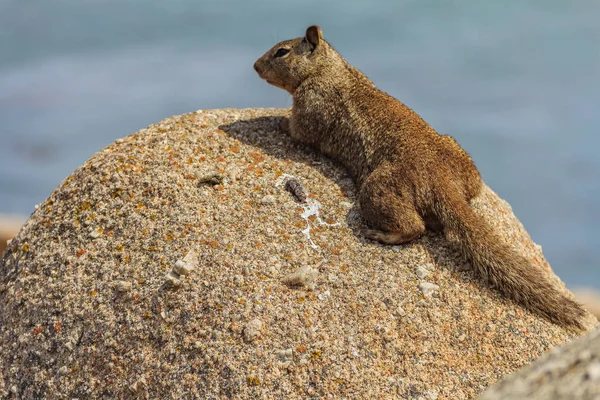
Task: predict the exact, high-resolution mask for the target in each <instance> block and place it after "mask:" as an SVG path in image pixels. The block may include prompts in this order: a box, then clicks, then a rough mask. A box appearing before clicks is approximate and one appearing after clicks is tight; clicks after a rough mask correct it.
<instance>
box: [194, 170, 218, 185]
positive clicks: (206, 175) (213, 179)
mask: <svg viewBox="0 0 600 400" xmlns="http://www.w3.org/2000/svg"><path fill="white" fill-rule="evenodd" d="M194 175H196V178H198V183H208V184H211V185H218V184H220V183H222V182H223V175H221V174H219V173H218V172H213V171H211V172H205V171H196V172H195V173H194Z"/></svg>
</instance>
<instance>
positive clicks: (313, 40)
mask: <svg viewBox="0 0 600 400" xmlns="http://www.w3.org/2000/svg"><path fill="white" fill-rule="evenodd" d="M306 40H307V41H308V43H310V44H311V45H312V46H313V47H317V46H318V45H319V42H320V41H321V40H323V31H322V30H321V27H320V26H319V25H312V26H309V27H308V29H307V30H306Z"/></svg>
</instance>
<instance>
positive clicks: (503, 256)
mask: <svg viewBox="0 0 600 400" xmlns="http://www.w3.org/2000/svg"><path fill="white" fill-rule="evenodd" d="M254 69H255V70H256V72H257V73H258V75H259V76H260V77H261V78H262V79H264V80H266V81H267V82H268V83H269V84H271V85H273V86H276V87H278V88H281V89H284V90H286V91H287V92H289V93H290V94H291V95H292V96H293V106H292V111H291V115H290V117H289V119H286V120H284V121H285V122H284V123H282V128H283V129H286V130H288V131H289V133H290V135H291V136H292V138H294V139H295V140H297V141H299V142H302V143H304V144H307V145H309V146H311V147H313V148H316V149H317V150H319V151H321V152H322V153H323V154H325V155H327V156H329V157H331V158H333V159H334V160H336V161H337V162H339V163H341V164H342V165H343V166H344V167H345V168H346V169H347V170H348V172H349V173H350V175H351V176H352V178H353V180H354V182H355V183H356V186H357V189H358V201H359V204H360V209H361V214H362V217H363V219H364V220H365V222H366V223H367V225H368V226H369V227H370V229H366V230H364V231H363V232H364V235H365V236H366V237H367V238H368V239H372V240H376V241H379V242H381V243H384V244H401V243H407V242H410V241H413V240H414V239H416V238H418V237H419V236H421V235H422V234H423V233H424V232H425V230H426V229H428V230H432V231H438V230H443V231H444V232H445V233H446V235H447V237H448V236H453V237H457V238H458V242H459V246H460V249H461V252H462V253H463V255H464V256H466V257H467V258H468V259H469V260H470V261H471V263H472V264H473V266H474V267H475V269H476V271H477V272H478V273H479V275H480V276H481V277H482V278H483V279H484V280H486V281H487V282H489V284H490V285H491V286H492V287H494V288H495V289H496V290H498V291H499V292H501V294H503V295H504V296H506V297H508V298H510V299H512V300H513V301H515V302H517V303H518V304H521V305H522V306H524V307H525V308H527V309H529V310H530V311H532V312H534V313H537V314H538V315H541V316H543V317H545V318H546V319H548V320H550V321H551V322H553V323H555V324H558V325H560V326H563V327H565V328H570V329H574V330H578V331H581V330H583V329H584V327H583V324H582V322H581V319H582V317H583V316H584V315H585V314H586V311H585V310H584V309H583V307H582V306H581V305H580V304H579V303H577V302H576V301H574V300H572V299H570V298H569V297H567V296H565V295H563V294H562V293H561V292H559V291H558V290H557V289H556V288H555V287H554V286H553V285H552V283H551V282H550V281H549V280H548V279H547V278H546V277H544V276H543V275H541V274H540V271H539V270H537V269H536V268H535V267H534V266H533V265H532V264H531V263H530V261H528V260H527V259H526V258H525V257H523V256H521V255H520V254H519V253H517V252H516V251H515V250H514V249H512V248H511V247H510V246H509V245H508V244H506V243H504V242H503V240H502V239H501V238H500V237H499V236H498V235H496V234H495V233H494V232H493V230H492V227H491V226H490V225H489V224H488V223H487V222H486V221H485V220H484V219H483V218H482V217H480V216H478V215H477V214H476V213H475V212H474V211H473V210H472V209H471V206H470V201H471V199H472V198H474V197H476V196H477V195H478V194H479V193H480V191H481V190H482V185H483V182H482V179H481V176H480V174H479V171H478V170H477V168H476V167H475V164H474V162H473V160H472V159H471V157H470V156H469V154H468V153H467V152H466V151H465V150H463V148H462V147H460V145H459V144H458V143H457V142H456V140H454V139H453V138H452V137H451V136H448V135H441V134H439V133H437V132H436V131H435V130H434V129H433V128H432V127H431V126H429V124H427V123H426V122H425V121H424V120H423V119H422V118H421V117H420V116H419V115H418V114H417V113H415V112H414V111H413V110H412V109H410V108H409V107H407V106H406V105H404V104H403V103H401V102H400V101H399V100H397V99H395V98H394V97H392V96H390V95H388V94H387V93H385V92H383V91H381V90H379V89H377V88H376V87H375V85H374V84H373V82H372V81H371V80H370V79H369V78H367V77H366V76H365V75H364V74H363V73H362V72H360V71H359V70H358V69H356V68H354V67H353V66H351V65H350V64H349V63H348V62H347V61H346V60H345V59H344V58H342V56H341V55H340V54H339V53H338V52H337V51H336V50H334V48H333V47H332V46H331V45H330V44H329V43H328V42H326V41H325V40H324V39H323V31H322V30H321V28H320V27H319V26H316V25H313V26H310V27H309V28H308V29H307V30H306V34H305V36H304V37H300V38H296V39H291V40H286V41H283V42H280V43H278V44H276V45H275V46H274V47H272V48H271V49H270V50H269V51H267V52H266V53H265V54H264V55H263V56H262V57H261V58H259V59H258V60H257V61H256V63H255V64H254Z"/></svg>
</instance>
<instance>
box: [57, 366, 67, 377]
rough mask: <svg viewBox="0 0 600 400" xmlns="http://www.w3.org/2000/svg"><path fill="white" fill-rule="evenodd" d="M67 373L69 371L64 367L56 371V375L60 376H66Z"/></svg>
mask: <svg viewBox="0 0 600 400" xmlns="http://www.w3.org/2000/svg"><path fill="white" fill-rule="evenodd" d="M68 371H69V369H68V368H67V366H66V365H63V366H62V367H60V369H59V370H58V373H59V374H61V375H66V374H67V372H68Z"/></svg>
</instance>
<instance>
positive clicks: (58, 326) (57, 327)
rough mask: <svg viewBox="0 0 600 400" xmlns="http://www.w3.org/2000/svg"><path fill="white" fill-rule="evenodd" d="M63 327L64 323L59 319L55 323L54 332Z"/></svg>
mask: <svg viewBox="0 0 600 400" xmlns="http://www.w3.org/2000/svg"><path fill="white" fill-rule="evenodd" d="M61 328H62V323H61V322H60V321H57V322H55V323H54V332H55V333H59V332H60V330H61Z"/></svg>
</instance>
